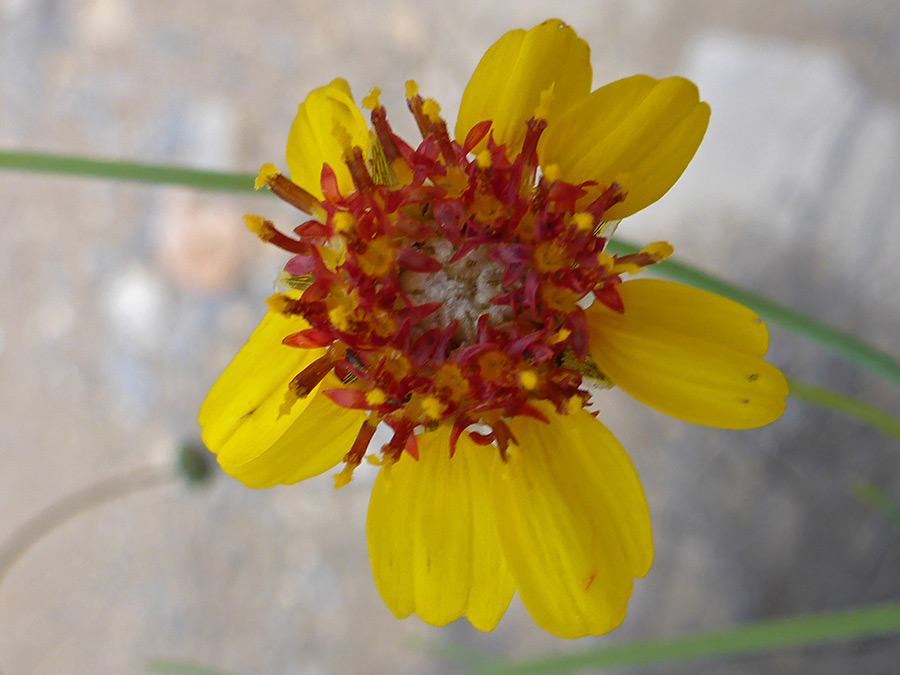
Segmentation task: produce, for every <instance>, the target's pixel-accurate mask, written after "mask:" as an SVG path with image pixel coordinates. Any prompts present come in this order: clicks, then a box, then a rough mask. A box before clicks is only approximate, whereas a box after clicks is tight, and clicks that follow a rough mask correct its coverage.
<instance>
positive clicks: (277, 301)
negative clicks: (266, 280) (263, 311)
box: [266, 293, 291, 314]
mask: <svg viewBox="0 0 900 675" xmlns="http://www.w3.org/2000/svg"><path fill="white" fill-rule="evenodd" d="M290 302H291V299H290V298H289V297H288V296H286V295H285V294H284V293H275V294H274V295H270V296H269V297H268V298H266V305H268V307H269V309H271V310H272V311H273V312H278V313H279V314H286V313H287V309H288V307H289V306H290Z"/></svg>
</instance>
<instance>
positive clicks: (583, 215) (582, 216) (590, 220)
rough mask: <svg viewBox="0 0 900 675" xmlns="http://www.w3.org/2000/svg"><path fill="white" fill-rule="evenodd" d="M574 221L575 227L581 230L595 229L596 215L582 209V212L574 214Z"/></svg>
mask: <svg viewBox="0 0 900 675" xmlns="http://www.w3.org/2000/svg"><path fill="white" fill-rule="evenodd" d="M572 222H573V223H575V227H577V228H578V229H579V230H593V229H594V216H592V215H591V214H590V213H587V212H586V211H581V212H580V213H576V214H575V215H574V216H572Z"/></svg>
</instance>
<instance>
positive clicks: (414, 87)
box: [406, 80, 419, 98]
mask: <svg viewBox="0 0 900 675" xmlns="http://www.w3.org/2000/svg"><path fill="white" fill-rule="evenodd" d="M418 95H419V83H418V82H416V81H415V80H407V81H406V98H415V97H416V96H418Z"/></svg>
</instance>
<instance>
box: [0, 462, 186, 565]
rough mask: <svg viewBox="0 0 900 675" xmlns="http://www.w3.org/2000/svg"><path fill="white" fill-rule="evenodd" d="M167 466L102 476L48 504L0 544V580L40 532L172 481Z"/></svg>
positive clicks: (51, 529)
mask: <svg viewBox="0 0 900 675" xmlns="http://www.w3.org/2000/svg"><path fill="white" fill-rule="evenodd" d="M177 477H178V474H176V473H175V472H174V471H172V468H171V467H170V466H144V467H141V468H139V469H134V470H132V471H129V472H128V473H125V474H120V475H118V476H112V477H110V478H104V479H103V480H100V481H98V482H96V483H92V484H91V485H88V486H87V487H84V488H81V489H80V490H78V491H77V492H74V493H72V494H70V495H67V496H66V497H63V498H62V499H60V500H58V501H56V502H54V503H52V504H50V506H48V507H46V508H45V509H44V510H43V511H41V512H40V513H38V514H37V515H35V516H34V517H33V518H31V519H30V520H28V521H26V522H25V523H24V524H23V525H22V526H21V527H19V529H17V530H16V531H15V532H13V533H12V535H11V536H10V537H9V538H7V539H6V540H5V541H4V542H2V543H0V582H2V581H3V577H4V575H5V574H6V573H7V572H8V571H9V570H10V568H11V567H12V566H13V565H14V564H15V562H16V561H17V560H18V559H19V558H21V557H22V556H23V555H24V554H25V553H26V552H27V551H28V549H30V548H31V547H32V546H33V545H34V544H35V543H36V542H38V541H39V540H40V539H41V538H42V537H44V535H46V534H48V533H49V532H51V531H53V530H54V529H56V528H57V527H59V526H60V525H62V524H63V523H65V522H67V521H69V520H70V519H72V518H73V517H75V516H77V515H79V514H80V513H83V512H84V511H87V510H88V509H90V508H92V507H94V506H99V505H100V504H104V503H106V502H111V501H113V500H115V499H118V498H119V497H124V496H125V495H128V494H132V493H134V492H139V491H141V490H143V489H145V488H150V487H154V486H156V485H161V484H163V483H168V482H171V481H174V480H176V479H177Z"/></svg>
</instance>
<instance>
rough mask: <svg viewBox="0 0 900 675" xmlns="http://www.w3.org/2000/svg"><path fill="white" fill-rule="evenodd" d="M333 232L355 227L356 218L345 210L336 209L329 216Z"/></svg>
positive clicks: (345, 230)
mask: <svg viewBox="0 0 900 675" xmlns="http://www.w3.org/2000/svg"><path fill="white" fill-rule="evenodd" d="M331 224H332V225H333V226H334V231H335V232H350V231H351V230H353V228H354V227H356V218H354V217H353V215H352V214H350V213H348V212H347V211H338V212H336V213H335V214H334V215H333V216H332V217H331Z"/></svg>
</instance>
